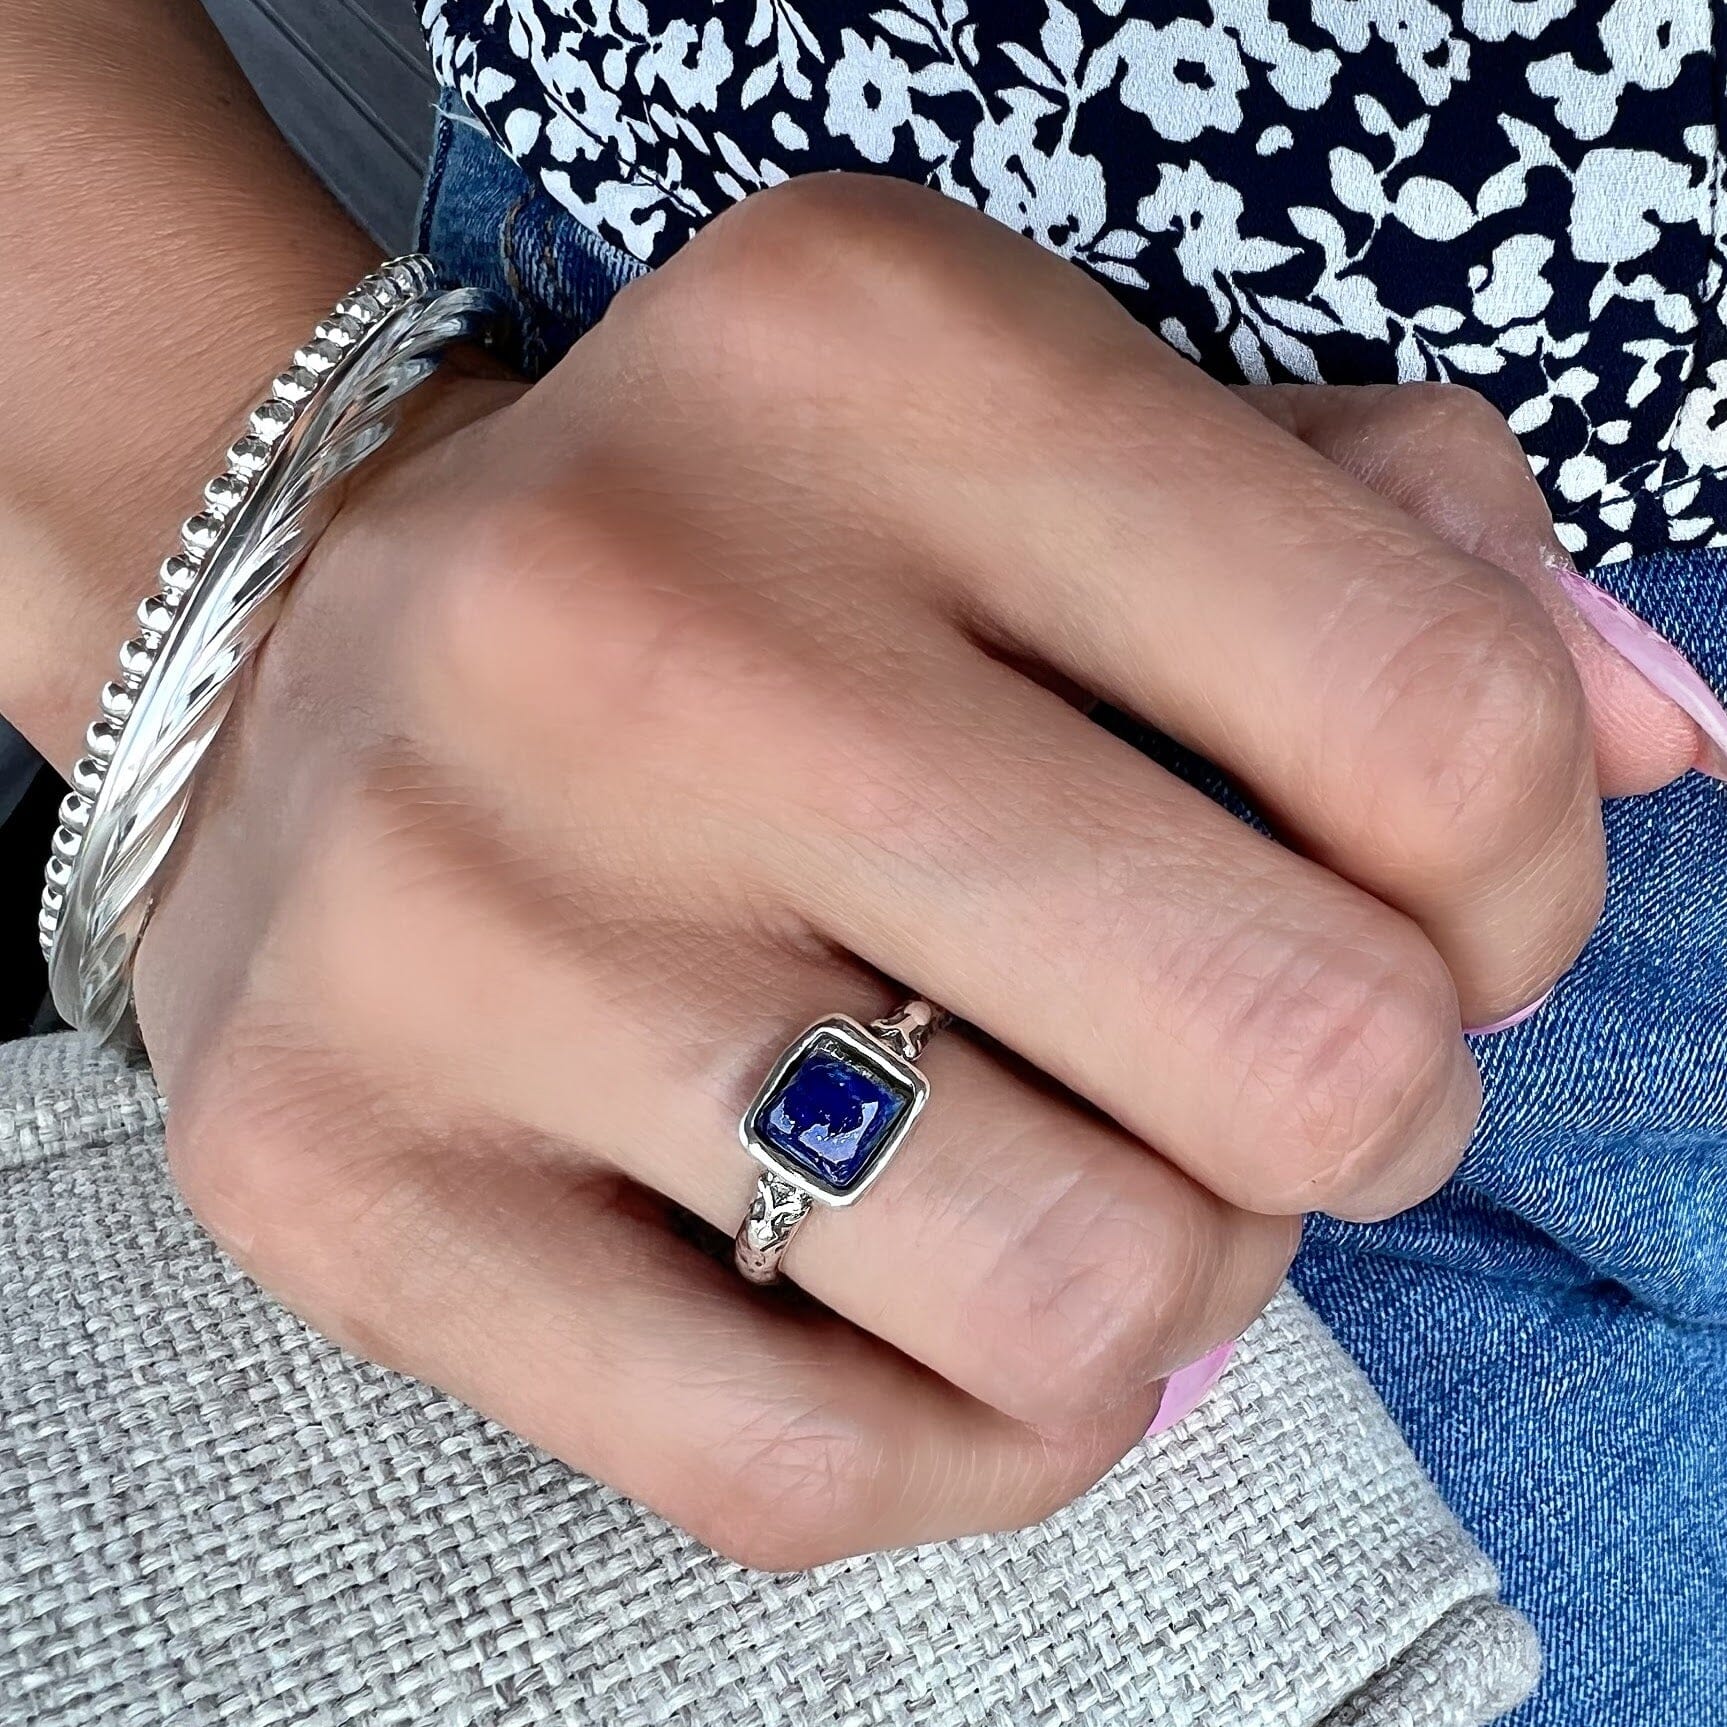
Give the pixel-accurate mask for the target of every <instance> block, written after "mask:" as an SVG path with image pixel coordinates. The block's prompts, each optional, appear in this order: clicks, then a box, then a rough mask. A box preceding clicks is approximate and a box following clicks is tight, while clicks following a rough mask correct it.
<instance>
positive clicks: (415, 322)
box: [37, 255, 495, 1044]
mask: <svg viewBox="0 0 1727 1727" xmlns="http://www.w3.org/2000/svg"><path fill="white" fill-rule="evenodd" d="M494 312H495V308H494V306H493V303H492V302H491V301H490V299H489V298H488V297H487V296H486V295H484V294H482V293H479V292H477V291H476V290H474V289H469V288H443V287H440V286H439V284H438V280H437V274H436V271H435V269H434V267H433V265H432V263H431V261H430V260H429V259H427V258H424V257H420V256H418V255H416V256H411V257H405V258H396V259H392V260H391V261H390V262H388V263H386V264H384V265H382V266H380V267H379V268H378V269H377V270H375V271H374V272H373V273H372V274H371V275H369V276H367V277H366V278H365V279H364V280H363V281H361V282H360V283H359V284H358V285H357V286H356V287H355V288H354V290H353V291H352V292H351V293H350V294H348V295H347V296H346V297H345V298H344V299H342V300H340V301H339V302H338V303H337V305H336V307H335V309H334V311H333V312H332V313H331V314H330V316H329V317H327V318H326V319H324V321H323V322H322V323H320V324H319V325H318V326H317V329H316V331H315V332H314V334H313V336H312V339H311V340H310V341H308V342H307V344H306V345H305V346H304V347H303V348H300V349H298V350H297V351H296V352H295V354H294V359H293V363H292V365H291V366H290V367H289V368H288V370H287V371H285V372H283V373H282V374H281V376H279V377H278V378H276V379H275V381H274V382H273V383H272V384H271V386H270V394H269V396H268V397H267V398H266V399H265V400H264V401H262V402H261V403H259V405H258V406H257V407H256V408H254V409H253V410H252V415H251V419H250V421H249V423H248V426H247V429H246V432H245V434H244V435H243V436H242V437H241V438H240V439H239V441H238V442H237V443H235V444H234V445H233V446H232V447H231V448H230V449H229V451H228V465H227V467H226V469H225V470H224V471H223V472H222V473H220V474H218V475H217V476H216V478H215V479H213V480H211V481H210V483H209V484H208V485H207V486H205V488H204V507H203V508H202V509H201V510H200V511H199V512H198V514H196V515H195V516H193V517H191V518H190V519H189V520H188V521H187V522H186V524H185V525H184V526H183V527H182V529H181V530H180V550H179V551H178V552H176V553H175V554H174V555H173V556H172V557H170V558H168V559H167V560H166V561H165V562H164V563H163V565H162V567H161V572H160V581H161V587H160V590H159V591H158V592H157V593H155V594H153V595H152V596H151V597H150V598H149V599H147V600H145V601H144V602H143V603H142V604H141V605H140V606H139V608H138V623H139V625H140V629H139V632H138V634H137V635H135V636H134V637H133V638H132V639H131V640H130V641H128V642H127V643H126V645H125V646H124V647H123V648H121V650H120V675H119V677H118V678H117V679H115V680H114V681H113V682H111V683H109V684H108V685H106V686H105V687H104V689H103V691H102V711H101V714H100V715H99V717H98V718H97V719H96V721H95V723H94V724H92V725H91V727H90V729H89V731H88V733H87V734H86V738H85V742H86V747H87V750H88V753H87V754H86V755H85V756H83V757H82V758H81V759H80V760H79V762H78V763H77V765H76V766H75V767H74V768H73V770H72V789H71V790H70V791H69V792H68V793H67V794H66V797H65V799H64V800H63V801H62V803H61V805H60V825H59V827H58V829H57V830H56V831H55V834H54V842H53V852H52V855H51V856H50V857H49V859H48V868H47V872H46V874H47V880H46V883H45V885H44V887H43V890H42V910H41V914H40V916H39V918H38V920H37V933H38V935H39V936H40V938H41V943H42V951H43V953H44V955H45V956H46V957H47V960H48V974H49V982H50V985H51V987H52V989H53V992H54V1005H55V1007H56V1008H57V1009H58V1010H59V1012H60V1014H61V1017H62V1018H64V1019H65V1020H66V1021H67V1022H68V1023H69V1024H71V1025H74V1026H76V1027H78V1028H79V1029H80V1030H83V1031H89V1032H92V1033H94V1034H95V1035H96V1036H98V1037H100V1038H101V1039H103V1040H104V1041H105V1042H119V1043H131V1044H135V1043H136V1037H137V1027H136V1022H135V1020H134V1017H133V1014H132V968H133V962H134V960H135V958H136V955H137V950H138V943H139V941H140V940H141V939H142V937H143V933H144V926H145V924H146V922H147V921H148V919H149V916H150V909H151V904H152V898H153V895H152V889H153V885H154V883H155V881H156V878H157V876H158V875H159V873H160V871H161V869H162V865H163V863H164V861H165V860H166V858H167V856H168V853H169V850H170V849H171V848H172V846H173V844H174V840H175V838H176V836H177V834H178V833H179V830H180V824H181V822H182V821H183V820H184V818H185V814H186V807H187V804H188V801H189V799H190V796H191V782H192V776H193V774H194V772H195V770H196V769H197V766H198V763H199V761H200V760H201V759H202V758H203V755H204V752H205V751H206V750H207V749H208V748H209V746H210V744H211V742H212V741H213V740H214V738H215V736H216V733H217V731H218V729H219V728H220V726H221V724H222V721H223V719H224V718H225V717H226V715H227V712H228V708H229V705H230V704H231V702H232V701H233V698H234V694H235V690H236V687H237V681H238V677H239V674H240V673H241V672H242V671H243V670H244V669H245V667H246V665H247V664H248V662H249V661H250V660H251V657H252V655H253V654H254V653H255V652H256V651H257V649H258V647H259V646H260V644H261V643H262V642H263V640H264V637H265V636H266V635H267V634H268V633H269V629H270V626H271V624H272V623H273V622H274V621H275V616H276V613H277V611H278V610H279V609H280V605H281V601H282V599H283V597H284V593H283V590H284V584H286V582H287V581H288V580H289V578H290V577H292V576H293V574H294V572H295V571H296V570H297V569H298V568H299V566H300V564H301V563H302V561H303V560H304V559H305V557H306V555H307V553H308V552H310V550H311V549H312V546H313V545H314V543H315V542H316V540H317V538H318V535H319V534H320V533H321V532H322V531H323V529H324V527H325V525H326V524H327V523H328V521H329V519H330V517H331V516H332V515H333V514H334V513H335V509H336V505H337V502H338V487H337V482H338V481H340V480H341V479H342V478H343V477H344V476H345V475H347V474H348V473H350V472H351V471H352V470H353V468H354V467H355V466H356V465H357V464H358V463H359V462H361V461H363V460H364V459H365V457H366V456H368V455H370V454H371V453H372V452H373V451H374V450H376V449H377V448H378V447H379V446H380V445H381V444H382V443H383V442H384V441H385V440H386V439H387V438H388V437H389V436H390V434H391V432H392V431H393V430H394V429H395V422H396V417H397V411H398V409H399V407H400V404H401V401H402V399H403V397H405V396H406V395H407V394H408V392H409V391H411V390H412V389H414V388H415V386H416V385H418V384H420V383H422V382H424V381H425V379H426V378H428V377H430V376H431V374H432V372H433V371H434V370H435V369H436V368H437V365H438V360H439V358H440V356H441V354H442V352H443V350H444V349H445V348H447V347H449V346H450V345H451V344H452V343H454V342H458V341H462V340H465V339H469V338H473V337H477V336H480V335H483V334H484V333H485V332H486V330H487V328H488V326H489V325H490V323H491V321H492V318H493V315H494Z"/></svg>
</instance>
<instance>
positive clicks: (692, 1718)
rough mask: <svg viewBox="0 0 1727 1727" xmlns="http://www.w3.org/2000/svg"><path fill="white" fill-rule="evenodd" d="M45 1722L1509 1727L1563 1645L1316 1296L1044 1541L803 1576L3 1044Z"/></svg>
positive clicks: (27, 1575) (27, 1711) (24, 1603)
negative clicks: (411, 1322) (646, 1498)
mask: <svg viewBox="0 0 1727 1727" xmlns="http://www.w3.org/2000/svg"><path fill="white" fill-rule="evenodd" d="M0 1301H3V1303H4V1309H3V1311H4V1315H5V1326H4V1333H3V1335H0V1415H3V1418H4V1422H5V1428H4V1434H3V1437H0V1722H4V1723H6V1724H7V1727H21V1724H22V1723H26V1722H28V1723H31V1724H32V1727H160V1724H162V1723H174V1724H175V1727H179V1724H182V1723H187V1724H193V1727H198V1724H203V1723H216V1722H221V1723H236V1724H238V1723H244V1724H245V1727H275V1724H277V1723H281V1724H283V1727H286V1724H289V1723H292V1724H293V1727H324V1724H334V1723H368V1724H378V1727H383V1724H392V1727H393V1724H397V1723H400V1724H401V1727H409V1724H412V1727H427V1724H435V1727H481V1724H484V1727H541V1724H545V1723H559V1724H563V1723H570V1724H580V1727H590V1724H591V1727H648V1724H649V1723H678V1724H680V1727H684V1724H687V1727H878V1724H879V1727H903V1724H908V1723H916V1724H917V1727H1033V1724H1036V1727H1056V1724H1065V1723H1074V1724H1083V1727H1117V1724H1120V1727H1126V1724H1128V1723H1133V1724H1134V1727H1146V1724H1150V1727H1200V1724H1202V1723H1203V1724H1205V1727H1220V1724H1230V1727H1234V1724H1242V1727H1297V1724H1304V1727H1305V1724H1317V1723H1321V1722H1324V1723H1327V1724H1328V1727H1474V1724H1476V1723H1481V1722H1485V1721H1487V1720H1489V1719H1490V1718H1492V1717H1493V1716H1494V1715H1496V1714H1497V1713H1499V1712H1500V1711H1501V1710H1503V1709H1505V1708H1508V1707H1509V1706H1511V1705H1512V1704H1513V1703H1515V1702H1516V1701H1517V1700H1518V1699H1520V1698H1521V1697H1522V1696H1523V1695H1524V1694H1525V1692H1526V1691H1527V1690H1528V1689H1529V1687H1530V1686H1531V1685H1532V1683H1533V1681H1534V1677H1535V1672H1536V1666H1537V1655H1536V1651H1535V1648H1534V1644H1533V1639H1532V1637H1531V1634H1530V1632H1529V1630H1528V1627H1527V1626H1526V1625H1525V1623H1524V1622H1523V1621H1522V1620H1521V1619H1520V1618H1519V1617H1518V1616H1517V1615H1516V1614H1515V1613H1512V1612H1510V1611H1509V1610H1508V1609H1506V1608H1505V1607H1503V1606H1502V1605H1500V1604H1499V1603H1498V1601H1497V1599H1496V1594H1495V1590H1496V1584H1495V1578H1494V1574H1493V1570H1492V1567H1491V1566H1490V1565H1489V1563H1488V1562H1487V1560H1486V1559H1485V1558H1484V1557H1483V1555H1482V1554H1481V1553H1480V1552H1479V1551H1478V1550H1477V1549H1476V1547H1475V1546H1474V1545H1473V1543H1472V1542H1471V1541H1470V1540H1469V1538H1468V1537H1467V1536H1466V1535H1465V1534H1464V1532H1463V1531H1462V1530H1461V1529H1460V1528H1459V1527H1458V1526H1457V1524H1456V1523H1455V1522H1454V1521H1453V1519H1452V1518H1451V1516H1450V1515H1449V1513H1448V1512H1447V1511H1446V1510H1445V1508H1444V1507H1443V1506H1442V1505H1441V1504H1440V1502H1439V1500H1438V1498H1437V1497H1436V1495H1435V1494H1434V1492H1433V1490H1432V1488H1431V1487H1430V1485H1429V1484H1428V1482H1427V1481H1426V1479H1425V1478H1424V1477H1423V1475H1422V1474H1421V1471H1420V1470H1419V1468H1418V1467H1417V1466H1416V1464H1415V1462H1414V1460H1413V1459H1412V1458H1411V1457H1410V1455H1409V1453H1408V1452H1407V1451H1406V1450H1405V1448H1404V1446H1403V1444H1402V1442H1401V1441H1400V1440H1399V1438H1398V1437H1397V1435H1396V1433H1395V1431H1394V1430H1393V1428H1392V1426H1391V1424H1390V1422H1389V1420H1388V1419H1387V1417H1386V1415H1385V1412H1384V1410H1383V1409H1382V1407H1381V1406H1380V1405H1379V1403H1378V1401H1377V1400H1376V1399H1375V1397H1374V1396H1373V1394H1372V1392H1371V1390H1370V1389H1369V1388H1368V1386H1367V1385H1366V1383H1365V1382H1364V1381H1363V1380H1362V1378H1361V1376H1360V1374H1359V1373H1358V1372H1357V1371H1356V1369H1355V1368H1354V1366H1353V1365H1352V1364H1351V1363H1350V1362H1349V1361H1348V1360H1347V1359H1346V1358H1345V1357H1344V1356H1343V1355H1342V1354H1341V1353H1340V1352H1339V1351H1338V1350H1337V1348H1336V1347H1335V1345H1334V1344H1333V1343H1332V1342H1331V1340H1330V1339H1329V1337H1328V1336H1327V1334H1326V1333H1325V1332H1324V1330H1323V1329H1322V1328H1321V1327H1320V1325H1319V1324H1318V1322H1317V1321H1316V1320H1315V1319H1314V1318H1313V1316H1312V1315H1311V1314H1310V1313H1309V1312H1308V1311H1307V1309H1306V1308H1305V1307H1303V1306H1302V1304H1301V1302H1300V1301H1299V1300H1298V1299H1297V1298H1296V1297H1295V1296H1294V1295H1293V1294H1291V1293H1290V1292H1288V1291H1285V1292H1284V1294H1283V1295H1282V1296H1280V1297H1279V1299H1278V1300H1277V1302H1276V1303H1275V1305H1274V1306H1273V1307H1272V1309H1271V1311H1270V1312H1269V1313H1268V1314H1267V1316H1266V1317H1265V1319H1264V1320H1263V1321H1261V1323H1260V1324H1259V1325H1258V1326H1257V1327H1256V1328H1255V1329H1254V1331H1253V1332H1252V1333H1251V1334H1250V1335H1249V1338H1248V1339H1247V1341H1246V1343H1245V1344H1244V1345H1243V1347H1242V1349H1241V1351H1240V1352H1239V1354H1238V1357H1237V1361H1236V1363H1235V1364H1234V1365H1233V1366H1232V1367H1231V1370H1230V1372H1229V1374H1228V1375H1227V1376H1226V1377H1225V1379H1224V1381H1223V1383H1222V1385H1221V1386H1220V1387H1219V1388H1218V1390H1217V1391H1216V1392H1215V1393H1214V1394H1213V1396H1212V1397H1211V1399H1210V1400H1209V1401H1208V1402H1207V1404H1205V1405H1204V1406H1203V1408H1202V1410H1201V1411H1200V1413H1199V1414H1198V1415H1196V1416H1195V1417H1194V1418H1192V1419H1191V1420H1190V1421H1188V1422H1187V1423H1185V1424H1184V1425H1183V1426H1182V1427H1180V1428H1179V1429H1178V1430H1177V1431H1176V1432H1175V1433H1174V1434H1171V1435H1166V1436H1165V1437H1164V1438H1162V1439H1161V1440H1159V1441H1155V1442H1152V1443H1150V1444H1147V1445H1146V1446H1144V1447H1143V1448H1142V1449H1140V1450H1139V1451H1138V1452H1136V1453H1135V1454H1134V1455H1133V1456H1132V1457H1130V1458H1129V1459H1128V1460H1127V1461H1126V1462H1125V1463H1123V1464H1122V1466H1121V1467H1120V1468H1119V1469H1118V1470H1116V1472H1115V1473H1114V1474H1113V1475H1112V1476H1111V1477H1110V1478H1109V1479H1108V1480H1107V1481H1106V1482H1104V1483H1103V1484H1102V1485H1101V1486H1100V1487H1098V1488H1097V1489H1096V1490H1095V1491H1093V1492H1092V1493H1090V1494H1088V1495H1087V1496H1086V1497H1085V1498H1084V1499H1083V1500H1082V1501H1080V1502H1079V1503H1078V1504H1076V1505H1074V1506H1071V1507H1069V1508H1068V1509H1067V1510H1066V1511H1064V1512H1063V1513H1061V1514H1060V1515H1059V1516H1057V1517H1054V1518H1052V1519H1051V1520H1050V1521H1049V1522H1048V1523H1046V1524H1044V1525H1043V1526H1042V1527H1040V1528H1038V1529H1035V1530H1031V1531H1028V1532H1025V1533H1022V1534H1018V1535H1013V1536H1006V1537H990V1538H984V1539H976V1540H971V1541H964V1542H958V1543H953V1544H950V1545H946V1546H940V1547H928V1548H921V1549H918V1550H915V1551H912V1552H904V1553H897V1554H891V1555H876V1556H872V1557H869V1558H863V1559H857V1560H852V1561H848V1562H846V1563H844V1564H840V1565H834V1566H828V1567H826V1568H824V1569H823V1570H821V1571H820V1572H817V1573H813V1574H810V1575H807V1576H788V1577H777V1576H776V1577H766V1576H761V1575H758V1574H752V1573H750V1572H746V1571H744V1570H742V1569H740V1568H739V1567H737V1566H735V1565H732V1564H730V1563H728V1562H726V1561H724V1560H721V1559H718V1558H716V1557H714V1556H713V1555H712V1554H710V1553H707V1552H706V1551H704V1550H703V1549H702V1548H700V1547H699V1546H698V1545H697V1544H696V1543H694V1542H693V1541H691V1540H690V1539H689V1538H687V1537H686V1536H684V1535H682V1534H680V1533H679V1532H678V1531H676V1530H674V1529H672V1528H670V1527H668V1526H667V1525H666V1524H664V1523H662V1522H660V1521H659V1520H657V1519H656V1518H654V1517H652V1516H650V1515H648V1514H646V1513H644V1512H642V1511H640V1510H639V1509H637V1508H635V1507H634V1506H632V1505H630V1504H629V1503H628V1502H626V1501H624V1500H622V1499H620V1498H619V1497H618V1496H617V1495H615V1494H613V1493H611V1492H610V1491H608V1490H607V1489H605V1488H602V1487H599V1486H597V1485H595V1484H594V1483H592V1482H589V1481H586V1480H583V1479H581V1478H580V1477H573V1476H571V1474H570V1473H569V1472H568V1471H567V1470H565V1469H564V1468H562V1467H561V1466H560V1465H558V1464H556V1463H554V1462H553V1461H551V1460H550V1459H548V1458H547V1457H545V1456H544V1455H542V1454H541V1453H539V1452H536V1451H534V1450H532V1449H531V1448H529V1447H527V1446H525V1445H523V1444H522V1443H521V1442H520V1441H519V1440H517V1439H515V1438H514V1437H513V1436H512V1435H510V1434H509V1433H507V1432H505V1431H503V1430H502V1429H500V1428H498V1427H497V1426H495V1425H494V1424H492V1423H489V1422H487V1421H485V1420H483V1419H482V1418H481V1417H479V1416H477V1415H475V1414H474V1413H473V1412H472V1411H471V1410H468V1409H466V1408H464V1407H463V1406H461V1405H460V1404H457V1403H455V1402H453V1401H452V1400H450V1399H448V1398H446V1397H443V1396H441V1395H440V1394H438V1393H437V1392H435V1391H433V1390H431V1389H429V1388H427V1387H426V1386H424V1385H420V1384H417V1383H415V1382H413V1381H410V1380H406V1379H403V1378H400V1377H398V1376H396V1375H394V1374H390V1373H386V1372H383V1371H381V1370H379V1369H376V1368H373V1367H370V1366H368V1365H365V1364H362V1363H359V1362H356V1361H354V1360H352V1359H350V1358H349V1357H346V1356H344V1355H343V1354H342V1353H341V1352H340V1351H339V1350H337V1349H336V1348H334V1347H333V1346H332V1345H330V1344H328V1343H326V1342H324V1341H323V1340H322V1339H320V1338H318V1337H316V1336H315V1335H313V1334H312V1333H310V1332H309V1331H307V1330H306V1328H305V1327H303V1326H302V1325H300V1324H299V1323H298V1322H297V1321H296V1320H295V1319H293V1318H292V1317H291V1316H290V1315H288V1314H286V1313H284V1312H283V1311H282V1310H281V1309H280V1308H278V1307H277V1306H275V1305H274V1304H273V1303H271V1302H270V1301H269V1300H268V1299H267V1298H265V1297H264V1296H263V1295H261V1294H260V1293H259V1291H258V1290H257V1289H256V1288H254V1286H253V1285H252V1284H251V1283H250V1282H248V1280H247V1279H246V1278H245V1277H243V1276H242V1275H241V1274H240V1273H239V1272H237V1271H236V1270H235V1269H234V1268H233V1267H232V1266H230V1265H229V1264H228V1263H227V1262H226V1261H225V1260H224V1259H223V1258H222V1257H221V1255H220V1254H219V1253H218V1252H217V1251H216V1250H215V1249H214V1248H213V1247H212V1246H211V1245H210V1244H209V1242H208V1241H207V1240H206V1239H205V1238H204V1236H203V1235H202V1234H201V1233H200V1232H199V1230H198V1229H197V1227H196V1225H195V1224H194V1223H193V1222H192V1221H191V1219H190V1218H189V1217H188V1215H187V1214H186V1212H185V1210H184V1208H183V1207H182V1206H181V1205H180V1203H179V1201H178V1200H177V1198H176V1197H175V1195H174V1193H173V1191H172V1188H171V1186H170V1185H169V1183H168V1181H167V1178H166V1176H165V1173H164V1169H163V1163H162V1154H161V1110H160V1105H159V1103H158V1101H157V1099H156V1096H155V1093H154V1091H153V1090H152V1088H151V1086H150V1083H149V1080H148V1077H147V1076H146V1075H143V1074H140V1073H134V1072H127V1071H126V1070H124V1069H123V1068H121V1067H120V1066H118V1065H117V1064H116V1063H114V1062H113V1061H111V1060H110V1059H108V1058H105V1057H102V1056H100V1055H98V1054H96V1053H95V1052H93V1051H92V1050H91V1049H90V1048H89V1046H88V1045H87V1044H86V1043H85V1042H84V1041H83V1040H82V1039H79V1038H75V1037H58V1038H45V1039H37V1040H34V1041H32V1042H29V1043H24V1044H15V1045H12V1046H9V1047H7V1048H5V1049H0Z"/></svg>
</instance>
